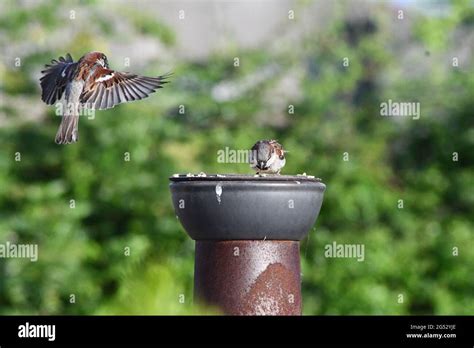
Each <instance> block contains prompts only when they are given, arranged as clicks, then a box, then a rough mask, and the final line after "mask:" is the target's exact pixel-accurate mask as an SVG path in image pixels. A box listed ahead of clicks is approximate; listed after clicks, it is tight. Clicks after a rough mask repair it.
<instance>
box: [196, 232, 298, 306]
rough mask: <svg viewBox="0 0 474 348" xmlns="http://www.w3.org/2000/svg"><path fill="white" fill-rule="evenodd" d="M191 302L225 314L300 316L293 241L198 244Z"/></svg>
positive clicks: (211, 242) (296, 265) (295, 250)
mask: <svg viewBox="0 0 474 348" xmlns="http://www.w3.org/2000/svg"><path fill="white" fill-rule="evenodd" d="M195 260H196V263H195V271H194V294H195V297H196V298H198V299H200V300H204V301H205V302H206V303H210V304H213V305H216V306H218V307H220V308H222V310H223V311H224V312H225V313H227V314H236V315H265V314H266V315H300V314H301V279H300V251H299V242H297V241H273V240H266V241H262V240H251V241H249V240H240V241H237V240H235V241H196V257H195Z"/></svg>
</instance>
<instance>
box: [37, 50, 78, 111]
mask: <svg viewBox="0 0 474 348" xmlns="http://www.w3.org/2000/svg"><path fill="white" fill-rule="evenodd" d="M76 66H77V62H76V63H74V61H73V60H72V57H71V55H70V54H69V53H68V54H66V58H64V57H59V60H56V59H53V60H52V61H51V64H48V65H46V69H45V70H43V71H41V73H43V74H44V75H43V76H42V77H41V78H40V84H41V89H42V93H41V99H42V100H43V101H44V102H45V103H46V104H48V105H52V104H54V103H55V102H56V101H57V100H60V99H61V97H62V95H63V93H64V90H65V89H66V84H67V82H68V81H71V80H72V79H73V75H74V73H75V71H76Z"/></svg>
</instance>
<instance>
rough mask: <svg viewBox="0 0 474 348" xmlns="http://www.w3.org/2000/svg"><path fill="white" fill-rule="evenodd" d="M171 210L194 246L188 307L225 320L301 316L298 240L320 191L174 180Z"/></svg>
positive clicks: (292, 181)
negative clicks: (211, 310)
mask: <svg viewBox="0 0 474 348" xmlns="http://www.w3.org/2000/svg"><path fill="white" fill-rule="evenodd" d="M170 180H171V181H172V183H171V184H170V189H171V193H172V200H173V205H174V208H175V212H176V215H177V216H178V218H179V220H180V222H181V223H182V225H183V226H184V228H185V230H186V232H187V233H188V234H189V235H190V236H191V238H193V239H194V240H195V241H196V254H195V268H194V295H195V300H196V301H199V302H204V303H206V304H210V305H215V306H217V307H218V308H220V309H221V310H222V311H223V313H225V314H230V315H301V311H302V299H301V278H300V251H299V245H300V243H299V241H300V240H301V239H302V238H304V236H306V235H307V233H308V231H309V230H310V229H311V227H312V226H313V224H314V223H315V221H316V218H317V216H318V214H319V210H320V208H321V205H322V200H323V193H324V190H325V185H324V184H323V183H321V182H320V181H319V180H318V179H314V178H308V177H301V176H270V177H263V178H261V177H253V176H241V175H226V176H222V175H219V176H217V175H213V176H209V175H208V176H189V175H186V176H183V175H181V176H174V177H172V178H170Z"/></svg>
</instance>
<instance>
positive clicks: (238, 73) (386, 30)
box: [0, 1, 474, 314]
mask: <svg viewBox="0 0 474 348" xmlns="http://www.w3.org/2000/svg"><path fill="white" fill-rule="evenodd" d="M310 3H311V2H310ZM310 3H308V4H306V3H302V4H301V6H302V8H303V9H304V8H306V6H308V5H310ZM74 4H75V7H74V8H75V9H76V10H77V11H78V13H88V14H92V13H93V14H94V18H96V20H94V23H95V24H94V25H93V26H92V25H91V26H90V27H85V26H84V27H80V28H79V29H77V30H75V31H74V36H73V37H70V38H67V40H65V41H64V44H63V45H64V47H61V49H60V50H59V52H57V51H56V50H54V49H51V48H48V47H49V46H48V45H46V44H45V42H47V41H46V40H47V38H46V36H47V35H50V34H55V35H58V36H60V33H61V30H63V28H64V26H67V25H69V24H68V23H69V22H68V19H67V16H68V11H67V10H66V8H65V7H64V6H61V5H60V3H59V2H38V4H36V3H34V4H33V5H31V6H25V7H17V6H16V3H14V2H9V3H7V4H6V5H3V6H4V7H5V8H6V11H3V12H2V14H1V15H0V31H1V35H3V36H5V35H6V36H7V37H8V38H9V39H10V40H11V42H13V43H14V44H15V45H13V46H12V47H14V48H16V50H17V51H13V52H9V55H8V59H6V60H2V62H1V63H0V77H1V84H0V97H1V98H2V100H1V104H0V114H1V115H2V117H0V123H1V127H0V243H4V242H5V241H16V242H17V243H38V245H39V259H38V261H37V262H30V261H29V260H17V259H0V314H198V313H207V314H215V313H217V311H216V310H215V309H209V308H201V307H199V306H194V305H192V300H191V299H192V282H193V257H194V250H193V249H194V248H193V242H192V241H191V240H189V238H188V237H187V236H186V235H185V233H184V231H183V229H182V227H181V226H180V225H179V223H178V221H177V219H176V217H175V215H174V212H173V208H172V206H171V201H170V193H169V190H168V177H169V176H171V175H172V174H173V173H177V172H184V173H187V172H201V171H204V172H207V173H213V172H214V173H215V172H219V173H250V169H249V167H248V165H246V164H233V163H227V164H222V163H217V161H216V158H217V151H218V150H220V149H224V148H225V147H226V146H228V147H229V148H232V149H246V148H249V147H250V146H252V145H253V143H254V142H255V141H256V140H258V139H263V138H276V139H278V140H279V141H280V142H281V143H282V144H283V145H284V146H285V147H286V148H287V149H289V150H290V153H289V154H288V159H287V166H286V167H285V168H284V170H283V173H284V174H295V173H302V172H306V173H308V174H313V175H316V176H318V177H321V178H322V180H323V182H325V183H326V185H327V192H326V194H325V200H324V203H323V207H322V210H321V216H320V218H319V220H318V222H317V224H316V226H315V228H314V229H313V230H312V231H311V233H310V235H309V237H308V238H307V239H306V240H304V241H303V242H302V245H301V254H302V272H303V298H304V313H306V314H431V313H434V314H472V313H473V312H474V296H473V293H474V278H473V277H472V265H473V264H474V249H473V248H472V243H473V238H474V237H473V234H472V231H473V230H474V222H473V220H472V216H474V211H473V206H474V193H473V192H474V191H473V190H472V183H473V182H474V172H473V164H474V153H473V151H472V149H473V146H474V121H473V118H472V110H473V109H474V104H473V100H474V79H473V78H472V76H473V75H472V73H473V68H474V66H473V63H472V61H464V62H463V64H462V66H460V67H459V68H455V67H452V66H451V58H452V57H451V56H452V55H455V54H454V53H453V52H454V51H455V50H454V48H453V47H452V46H451V44H452V40H453V37H455V33H458V34H459V33H462V32H466V31H469V28H470V30H471V31H472V20H470V19H469V18H471V19H472V13H473V12H472V8H470V7H469V6H468V5H466V2H457V1H456V2H453V3H452V7H451V10H450V12H449V13H447V14H446V15H445V16H440V17H436V16H427V15H423V14H422V13H418V15H417V16H418V17H416V18H415V19H416V21H415V22H414V24H412V26H410V27H409V30H410V36H409V38H405V39H403V40H406V41H404V42H403V41H402V39H398V41H396V40H395V39H394V33H393V25H392V26H391V24H390V23H391V22H390V21H389V20H388V19H387V18H388V16H391V15H389V13H390V11H391V10H390V9H388V8H387V7H386V6H378V7H377V10H374V11H373V13H371V14H370V17H369V22H366V20H359V21H357V20H356V21H354V20H353V19H352V20H348V19H347V17H346V15H344V14H342V12H341V11H339V12H337V13H335V14H334V18H332V21H331V23H332V24H331V25H330V26H329V27H326V28H324V30H323V31H321V30H319V31H316V30H315V31H314V32H313V31H311V30H308V31H307V32H305V33H303V34H302V36H301V37H300V38H299V39H298V41H296V43H293V42H289V41H285V40H287V39H285V38H279V40H280V41H279V49H273V48H272V46H271V45H270V44H269V45H268V46H261V47H259V48H256V49H246V50H242V49H240V48H238V47H235V46H233V45H232V44H231V43H230V44H229V48H228V49H227V50H223V51H220V52H218V53H216V54H211V55H210V56H209V57H208V58H207V59H206V60H200V61H199V62H195V61H189V60H182V61H181V60H180V61H178V60H176V61H175V62H174V64H175V65H174V68H173V70H174V77H173V79H172V83H171V84H169V85H167V86H166V87H165V88H164V89H163V90H160V91H159V92H158V93H157V94H156V95H153V96H152V97H151V98H149V99H147V100H146V101H142V102H136V103H131V104H126V105H120V106H118V107H116V108H114V109H111V110H107V111H101V112H98V113H97V115H96V118H95V119H93V120H92V119H91V120H88V119H87V118H85V117H84V118H82V119H81V122H80V141H79V142H78V143H77V144H75V145H71V146H57V145H56V144H54V142H53V139H54V135H55V132H56V128H57V126H58V124H59V120H58V118H57V117H55V116H54V107H45V106H44V105H43V104H42V103H41V101H40V90H39V84H38V80H37V78H38V76H39V71H40V70H41V69H42V67H43V65H44V64H45V63H48V62H49V60H51V59H52V58H57V56H58V54H64V53H65V52H68V51H70V52H71V53H72V54H73V57H74V58H76V59H77V58H78V57H80V56H81V55H82V54H84V53H85V52H87V51H91V50H104V49H106V48H109V46H110V43H111V42H113V41H114V40H115V41H120V40H124V41H127V40H128V41H130V40H138V39H140V38H152V39H154V40H158V41H160V42H162V43H163V44H164V45H166V47H168V48H169V49H170V50H172V49H173V48H174V47H175V45H176V44H177V41H178V38H179V36H178V35H177V34H176V33H175V32H174V29H173V28H171V27H169V26H166V25H164V24H163V23H160V22H159V21H157V20H156V18H155V17H154V16H153V15H152V14H149V13H146V12H144V11H140V10H138V9H137V8H132V6H131V5H126V4H125V5H121V6H119V7H118V8H117V9H115V10H110V11H109V10H108V9H107V10H105V9H104V7H103V5H101V2H77V3H74ZM339 6H341V5H339ZM117 18H119V19H120V20H123V21H124V23H126V25H128V26H129V32H130V36H129V37H117V35H116V34H115V33H114V28H115V27H114V24H112V23H115V22H114V20H116V19H117ZM297 19H298V17H297ZM297 19H296V20H297ZM395 20H396V18H395ZM32 24H33V25H36V26H37V30H36V31H35V34H34V35H35V36H33V37H29V36H28V35H29V34H28V33H31V31H29V30H31V27H30V26H29V25H32ZM397 25H401V24H397ZM99 29H100V30H99ZM98 32H100V34H98ZM37 39H38V40H37ZM7 41H8V40H7ZM22 41H24V42H27V43H29V44H30V45H31V49H29V50H26V51H21V49H20V48H19V47H23V46H22V45H19V43H21V42H22ZM37 41H38V42H42V43H43V44H39V45H37V44H35V42H37ZM2 42H3V41H2ZM35 45H36V46H35ZM408 48H410V49H411V50H412V52H415V53H413V56H411V59H410V60H404V61H403V62H404V63H402V60H401V57H402V56H403V54H404V52H405V51H406V50H408ZM1 49H2V50H5V51H6V47H5V46H4V47H1ZM427 51H429V54H427ZM25 52H26V53H25ZM172 54H175V53H172ZM16 56H21V57H22V62H23V63H22V66H21V67H15V66H14V64H13V60H14V59H13V58H14V57H16ZM236 56H239V57H240V60H241V67H240V68H235V67H234V65H233V59H234V57H236ZM343 57H348V58H349V62H350V65H349V67H344V66H343V65H342V58H343ZM447 57H448V58H447ZM109 60H111V64H112V63H113V57H109ZM155 63H157V62H156V61H154V62H152V63H151V64H153V66H151V65H150V66H147V67H144V68H143V69H144V70H143V71H142V72H143V73H147V72H151V73H153V74H156V73H157V72H160V68H159V66H160V65H159V64H157V65H155ZM158 63H159V61H158ZM269 64H276V66H278V69H277V70H275V72H274V73H272V74H271V75H270V76H268V77H267V78H266V79H264V80H262V81H260V82H258V83H257V82H256V83H255V84H253V85H252V84H250V85H249V86H247V87H245V88H243V89H242V92H241V93H240V94H239V95H237V96H236V97H235V98H231V99H229V100H223V101H216V100H215V97H214V96H213V94H212V91H213V89H214V88H215V86H216V85H218V84H221V83H231V84H234V85H245V81H246V79H248V78H249V76H259V74H260V73H261V72H262V71H264V70H265V67H267V66H268V65H269ZM131 70H132V69H131ZM137 72H139V71H137ZM285 78H292V79H295V80H297V84H296V85H297V89H299V95H298V96H295V97H291V98H290V97H286V96H285V95H286V93H288V94H290V92H291V93H293V92H295V91H293V90H288V89H285V93H284V95H283V97H282V96H281V95H279V94H277V91H276V86H278V85H279V84H280V83H281V81H282V80H284V79H285ZM291 95H293V94H291ZM388 99H392V100H394V101H395V100H398V101H419V102H420V104H421V118H420V119H419V120H412V119H411V118H387V117H380V116H379V105H380V103H381V102H383V101H387V100H388ZM281 100H283V102H280V101H281ZM181 104H183V105H184V106H185V108H186V112H185V114H180V113H179V105H181ZM288 104H292V105H294V107H295V113H294V114H288V112H287V105H288ZM3 116H4V117H3ZM345 152H347V153H348V155H349V161H344V160H343V155H344V153H345ZM454 152H456V153H457V154H458V156H459V160H458V161H453V153H454ZM18 153H19V154H20V155H21V161H15V156H16V155H17V154H18ZM127 153H128V154H129V155H130V161H127V160H125V157H126V154H127ZM71 200H74V205H75V207H74V208H71V204H72V203H71ZM399 200H403V209H399V207H398V205H399ZM333 241H336V242H337V243H356V244H364V245H365V260H364V261H363V262H358V261H357V260H355V259H330V258H326V257H324V246H325V245H326V244H331V243H332V242H333ZM127 248H129V249H127ZM453 248H458V250H459V254H458V255H457V256H453ZM127 251H129V252H130V253H129V254H128V253H127ZM72 294H74V295H75V303H71V295H72ZM181 295H183V296H181ZM400 295H402V296H403V301H402V302H401V301H399V299H400ZM180 300H181V301H180ZM183 301H184V302H183Z"/></svg>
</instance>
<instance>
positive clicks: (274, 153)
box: [250, 140, 286, 174]
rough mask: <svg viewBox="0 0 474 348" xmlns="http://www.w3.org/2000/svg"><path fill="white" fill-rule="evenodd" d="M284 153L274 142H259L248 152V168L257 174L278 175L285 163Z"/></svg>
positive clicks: (281, 147)
mask: <svg viewBox="0 0 474 348" xmlns="http://www.w3.org/2000/svg"><path fill="white" fill-rule="evenodd" d="M285 152H286V151H285V150H283V146H281V145H280V144H279V143H278V142H277V141H276V140H260V141H258V142H257V143H256V144H255V145H254V146H253V147H252V150H251V152H250V166H251V167H252V169H254V170H255V171H257V174H260V173H270V174H280V170H281V168H283V167H284V166H285V162H286V160H285Z"/></svg>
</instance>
